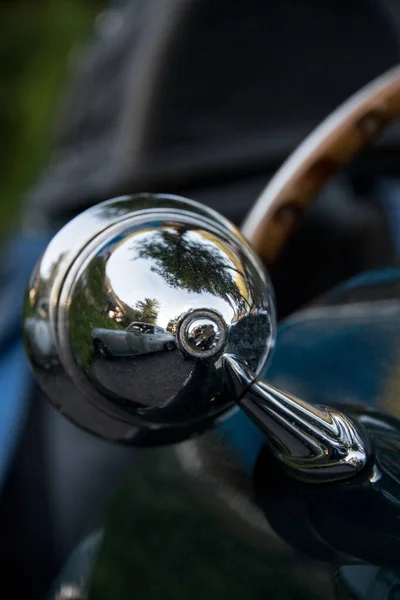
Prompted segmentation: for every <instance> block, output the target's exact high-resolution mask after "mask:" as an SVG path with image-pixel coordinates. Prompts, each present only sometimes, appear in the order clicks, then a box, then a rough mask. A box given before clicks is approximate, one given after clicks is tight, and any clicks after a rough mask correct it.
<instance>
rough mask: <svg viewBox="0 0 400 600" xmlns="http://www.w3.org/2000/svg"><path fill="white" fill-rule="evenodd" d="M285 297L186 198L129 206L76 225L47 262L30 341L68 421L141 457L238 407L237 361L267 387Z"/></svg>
mask: <svg viewBox="0 0 400 600" xmlns="http://www.w3.org/2000/svg"><path fill="white" fill-rule="evenodd" d="M274 333H275V313H274V304H273V296H272V291H271V287H270V284H269V281H268V278H267V276H266V274H265V273H264V271H263V268H262V266H261V265H260V262H259V260H258V258H257V257H256V256H255V255H254V253H253V252H252V250H251V248H250V247H249V245H248V244H247V242H246V241H245V240H244V238H243V237H242V236H241V235H240V233H239V232H238V231H237V230H236V229H235V228H234V226H233V225H231V224H230V223H229V222H228V221H226V220H225V219H223V218H222V217H220V216H219V215H217V214H216V213H214V212H213V211H211V210H209V209H207V208H205V207H203V206H200V205H197V204H196V203H193V202H191V201H188V200H185V199H180V198H177V197H173V196H150V195H141V196H137V197H126V198H118V199H115V200H112V201H108V202H105V203H103V204H99V205H97V206H95V207H93V208H91V209H89V210H88V211H86V212H84V213H83V214H82V215H80V216H79V217H77V218H76V219H74V220H73V221H71V222H70V223H69V224H68V225H67V226H66V227H65V228H64V229H62V230H61V231H60V232H59V233H58V234H57V235H56V236H55V238H54V239H53V241H52V242H51V243H50V245H49V247H48V249H47V250H46V252H45V253H44V255H43V257H42V259H41V261H40V262H39V264H38V266H37V269H36V271H35V273H34V274H33V276H32V280H31V282H30V285H29V289H28V291H27V295H26V301H25V313H24V337H25V342H26V347H27V350H28V355H29V357H30V360H31V363H32V365H33V367H34V370H35V372H36V375H37V377H38V380H39V383H40V384H41V385H42V387H43V388H44V390H45V391H46V392H47V394H48V395H49V397H50V399H51V400H52V402H53V403H54V404H55V405H56V406H57V408H59V409H60V410H61V411H62V412H63V413H64V414H65V415H66V416H68V417H69V418H71V419H72V420H74V421H75V422H77V423H78V424H80V425H81V426H83V427H85V428H87V429H89V430H90V431H92V432H94V433H97V434H98V435H101V436H103V437H106V438H108V439H113V440H119V441H124V442H133V443H138V444H142V443H144V444H146V443H161V442H165V441H176V440H178V439H182V438H184V437H187V436H188V435H191V434H192V433H195V432H197V431H201V430H202V429H204V428H205V427H206V426H208V425H210V424H211V423H212V422H213V420H214V419H215V418H219V417H220V416H221V415H222V414H224V413H226V411H227V410H228V409H230V408H232V406H233V402H232V398H231V395H230V391H229V389H228V387H227V386H226V385H225V379H224V376H223V369H222V362H221V357H222V355H223V354H224V353H225V352H228V353H231V354H235V355H237V356H239V357H241V358H242V359H243V360H246V361H247V362H248V364H249V366H250V367H251V369H252V370H253V371H254V372H256V373H259V372H260V370H261V369H262V368H263V366H264V365H265V363H266V360H267V357H268V355H269V351H270V349H271V348H272V346H273V343H274Z"/></svg>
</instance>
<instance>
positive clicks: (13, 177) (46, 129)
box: [0, 0, 105, 237]
mask: <svg viewBox="0 0 400 600" xmlns="http://www.w3.org/2000/svg"><path fill="white" fill-rule="evenodd" d="M104 4H105V3H104V2H102V1H100V0H35V1H34V2H33V1H32V0H1V1H0V135H1V140H2V143H1V147H0V237H3V236H4V234H5V232H6V230H7V229H8V227H9V225H10V223H11V222H13V221H15V217H16V215H17V214H18V208H19V207H20V206H21V198H22V197H23V194H24V192H26V190H27V189H29V187H30V186H32V185H33V183H34V182H35V179H36V178H37V177H38V175H39V173H40V171H41V170H42V169H43V167H44V166H45V165H46V162H47V160H48V159H49V156H50V153H51V146H52V141H53V137H54V133H55V130H56V121H57V113H58V105H59V102H60V97H61V95H62V89H63V85H64V84H65V83H66V82H67V81H68V76H69V73H70V71H71V69H73V65H74V64H75V63H76V61H77V60H78V57H79V54H80V51H81V49H82V46H84V44H85V40H86V39H87V37H88V36H89V35H90V33H91V32H92V31H93V29H95V27H96V16H98V15H99V13H100V12H101V9H102V8H103V6H104Z"/></svg>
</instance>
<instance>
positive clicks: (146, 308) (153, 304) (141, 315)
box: [131, 298, 160, 325]
mask: <svg viewBox="0 0 400 600" xmlns="http://www.w3.org/2000/svg"><path fill="white" fill-rule="evenodd" d="M159 309H160V303H159V301H158V300H157V299H156V298H145V299H144V300H139V301H138V302H136V304H135V308H134V309H133V310H131V315H132V317H133V318H132V321H142V322H143V323H151V324H153V325H156V323H157V317H158V311H159Z"/></svg>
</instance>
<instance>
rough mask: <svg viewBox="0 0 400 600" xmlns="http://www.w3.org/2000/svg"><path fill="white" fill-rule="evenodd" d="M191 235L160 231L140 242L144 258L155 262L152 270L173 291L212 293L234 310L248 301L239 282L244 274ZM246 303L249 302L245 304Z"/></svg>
mask: <svg viewBox="0 0 400 600" xmlns="http://www.w3.org/2000/svg"><path fill="white" fill-rule="evenodd" d="M188 233H189V232H188V231H183V232H182V233H178V232H175V231H160V232H157V233H155V234H153V235H152V236H150V237H148V238H146V239H143V240H141V241H140V242H137V243H136V245H135V251H137V253H138V256H139V257H140V258H151V259H153V261H154V266H152V268H151V270H152V271H153V272H154V273H157V274H158V275H160V276H161V277H162V278H163V279H164V280H165V281H166V282H167V283H168V285H170V286H171V287H173V288H183V289H186V290H188V291H190V292H195V293H197V294H201V293H208V294H212V295H213V296H218V297H220V298H224V299H225V300H227V301H228V302H229V303H230V304H231V305H232V306H233V307H235V306H236V307H237V305H239V306H240V305H241V304H242V303H243V300H245V299H244V297H243V295H242V294H241V293H240V290H239V288H238V286H237V284H236V282H235V275H237V274H238V275H239V276H242V273H241V272H240V271H239V270H238V269H236V268H235V266H234V265H233V264H231V262H230V261H228V260H227V259H226V258H225V257H224V255H223V254H222V252H220V251H219V250H218V249H217V248H215V247H213V246H212V245H211V244H205V243H201V242H198V241H196V240H195V239H193V237H192V238H191V237H190V236H189V235H188ZM245 301H246V300H245Z"/></svg>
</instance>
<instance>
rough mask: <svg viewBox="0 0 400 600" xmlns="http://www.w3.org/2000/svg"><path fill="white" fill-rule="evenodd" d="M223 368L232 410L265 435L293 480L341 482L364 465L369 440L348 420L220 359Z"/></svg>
mask: <svg viewBox="0 0 400 600" xmlns="http://www.w3.org/2000/svg"><path fill="white" fill-rule="evenodd" d="M223 362H224V368H225V375H226V381H227V384H228V385H229V387H230V389H231V390H232V392H233V393H234V395H235V398H236V402H237V404H238V405H239V406H240V408H241V409H242V410H243V411H244V412H245V413H246V414H247V416H248V417H250V418H251V419H252V421H254V422H255V423H256V425H258V427H259V428H260V429H261V430H262V431H263V432H264V433H265V434H266V435H267V437H268V442H269V444H270V446H271V449H272V450H273V452H274V454H275V455H276V456H277V457H278V459H279V460H280V461H282V462H283V463H284V465H285V466H286V467H287V468H288V469H289V471H290V472H291V474H293V476H295V477H296V478H297V479H301V480H303V481H307V482H315V483H321V482H329V481H338V480H345V479H348V478H350V477H354V475H357V474H358V473H359V472H360V471H361V470H362V469H364V467H365V466H366V465H367V463H368V462H369V459H370V457H371V454H372V450H371V442H370V440H369V436H368V434H367V433H366V432H365V431H364V429H363V428H362V427H360V426H358V425H357V424H356V423H355V422H354V421H352V420H351V419H349V417H348V416H347V415H344V414H343V413H341V412H339V411H338V410H335V409H332V408H328V407H325V406H323V407H321V406H313V405H311V404H308V403H307V402H304V401H303V400H300V399H299V398H296V397H294V396H292V395H290V394H287V393H285V392H282V391H281V390H278V389H277V388H275V387H274V386H272V385H270V384H268V383H266V382H264V381H258V380H257V379H256V378H255V376H254V375H253V374H252V373H251V372H250V371H249V369H248V368H247V367H246V365H244V364H243V363H242V362H240V361H239V360H238V359H237V358H236V357H235V356H232V355H229V354H225V355H224V357H223Z"/></svg>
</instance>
